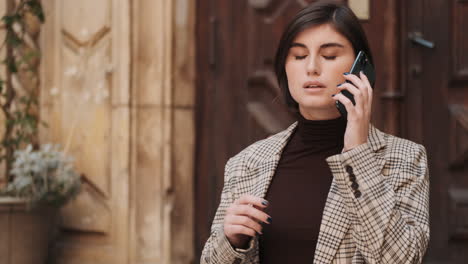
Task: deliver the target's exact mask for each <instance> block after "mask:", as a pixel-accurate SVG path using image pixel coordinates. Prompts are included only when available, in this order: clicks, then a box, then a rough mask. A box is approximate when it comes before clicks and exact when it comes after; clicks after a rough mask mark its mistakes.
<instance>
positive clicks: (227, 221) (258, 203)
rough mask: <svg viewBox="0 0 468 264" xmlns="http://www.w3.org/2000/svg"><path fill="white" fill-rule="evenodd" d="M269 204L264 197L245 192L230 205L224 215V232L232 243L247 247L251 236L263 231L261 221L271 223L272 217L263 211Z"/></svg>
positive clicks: (237, 246)
mask: <svg viewBox="0 0 468 264" xmlns="http://www.w3.org/2000/svg"><path fill="white" fill-rule="evenodd" d="M267 205H268V202H267V201H265V200H263V199H262V198H259V197H255V196H252V195H247V194H245V195H243V196H241V197H240V198H239V199H237V200H235V201H234V203H233V204H231V206H229V208H228V209H227V210H226V216H225V217H224V234H225V235H226V237H227V239H228V240H229V242H230V243H231V245H233V246H234V247H235V248H246V247H247V244H248V242H249V240H250V238H251V237H254V236H255V235H256V234H257V233H258V234H261V233H262V225H261V224H260V222H263V223H267V224H269V223H271V217H270V216H269V215H267V214H265V213H264V212H263V211H262V210H263V209H265V208H266V207H267ZM259 208H260V209H262V210H259Z"/></svg>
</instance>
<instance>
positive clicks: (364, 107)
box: [334, 72, 372, 115]
mask: <svg viewBox="0 0 468 264" xmlns="http://www.w3.org/2000/svg"><path fill="white" fill-rule="evenodd" d="M359 76H360V78H359V77H358V76H356V75H354V74H347V75H344V77H345V79H346V80H348V81H350V82H352V83H349V82H345V83H342V84H340V85H339V86H338V89H340V90H348V91H349V92H350V93H351V94H353V96H354V100H355V101H356V105H353V104H352V103H351V104H349V103H348V101H350V100H349V99H348V98H347V97H346V96H344V95H342V94H341V93H339V94H336V95H335V96H334V97H335V99H336V100H339V101H340V102H341V103H342V104H343V105H344V106H345V108H346V110H347V111H348V113H356V114H358V115H360V114H362V113H370V108H371V106H372V88H371V85H370V83H369V79H368V78H367V76H366V75H365V74H364V73H362V72H360V73H359ZM347 104H348V106H347ZM351 108H353V109H351Z"/></svg>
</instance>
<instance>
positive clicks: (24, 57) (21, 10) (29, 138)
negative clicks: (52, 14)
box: [0, 0, 45, 183]
mask: <svg viewBox="0 0 468 264" xmlns="http://www.w3.org/2000/svg"><path fill="white" fill-rule="evenodd" d="M6 6H7V14H6V15H4V16H3V17H2V19H1V22H2V23H3V27H4V29H5V39H4V41H3V44H2V45H1V47H0V50H1V51H3V54H5V57H4V58H5V59H4V60H3V61H2V64H4V65H5V74H4V75H2V76H1V78H0V109H1V114H2V115H3V119H4V120H5V121H4V122H3V125H4V128H3V132H4V133H3V135H0V137H1V142H0V147H1V148H0V163H3V164H5V166H4V168H5V170H4V173H3V174H4V175H5V177H6V182H7V183H8V182H10V181H11V177H10V174H9V171H10V168H11V166H12V163H13V161H14V151H15V150H16V149H18V148H20V147H21V146H25V145H27V144H30V143H32V144H34V145H37V141H38V140H37V131H38V125H39V123H40V121H39V114H38V110H37V109H38V104H39V100H38V97H39V91H38V90H39V85H38V84H39V82H38V78H37V76H38V74H37V69H38V65H39V52H38V43H37V40H38V33H39V32H38V29H37V28H35V27H34V26H32V25H34V24H38V23H39V24H40V23H44V19H45V18H44V13H43V9H42V5H41V3H40V1H39V0H19V1H16V0H7V1H6ZM35 22H37V23H35ZM26 79H28V80H32V84H31V83H30V85H29V86H28V85H23V83H22V81H24V80H26ZM15 82H16V83H19V85H18V84H17V85H16V86H18V87H21V89H19V88H15Z"/></svg>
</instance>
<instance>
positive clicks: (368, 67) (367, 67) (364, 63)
mask: <svg viewBox="0 0 468 264" xmlns="http://www.w3.org/2000/svg"><path fill="white" fill-rule="evenodd" d="M360 71H362V72H363V73H364V74H365V75H366V76H367V79H369V83H370V84H371V86H372V87H374V84H375V71H374V66H372V63H371V62H370V60H369V58H368V57H367V55H366V53H365V52H364V51H362V50H361V51H359V53H358V55H357V56H356V59H355V60H354V63H353V66H351V70H349V73H350V74H354V75H357V76H358V77H359V72H360ZM346 82H348V83H351V82H350V81H346ZM341 93H342V94H343V95H344V96H346V97H348V98H349V99H350V100H351V102H353V105H356V101H355V100H354V96H353V94H352V93H350V92H349V91H348V90H342V91H341ZM336 108H338V111H340V113H341V115H342V116H343V117H345V118H346V117H347V116H348V112H347V111H346V108H345V106H344V105H343V104H342V103H341V102H340V101H336Z"/></svg>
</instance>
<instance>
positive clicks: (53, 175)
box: [6, 144, 81, 207]
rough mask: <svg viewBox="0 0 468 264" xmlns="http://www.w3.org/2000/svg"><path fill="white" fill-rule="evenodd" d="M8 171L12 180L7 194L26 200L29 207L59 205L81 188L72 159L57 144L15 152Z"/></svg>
mask: <svg viewBox="0 0 468 264" xmlns="http://www.w3.org/2000/svg"><path fill="white" fill-rule="evenodd" d="M10 172H11V174H12V175H13V176H14V177H13V180H12V182H10V183H9V184H8V186H7V188H6V194H8V195H12V196H16V197H23V198H26V199H27V200H28V201H29V204H30V206H36V205H39V204H47V205H52V206H57V207H58V206H61V205H63V204H65V203H66V202H67V201H68V200H69V199H71V198H73V197H75V196H76V195H77V194H78V192H79V189H80V185H81V180H80V176H79V175H78V173H77V172H76V171H75V170H74V168H73V164H72V159H71V158H70V157H68V156H67V155H66V154H65V153H64V152H61V151H59V147H58V146H57V145H51V144H45V145H42V146H41V149H40V150H33V147H32V145H28V146H27V147H26V149H24V150H17V151H15V161H14V163H13V166H12V168H11V171H10Z"/></svg>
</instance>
